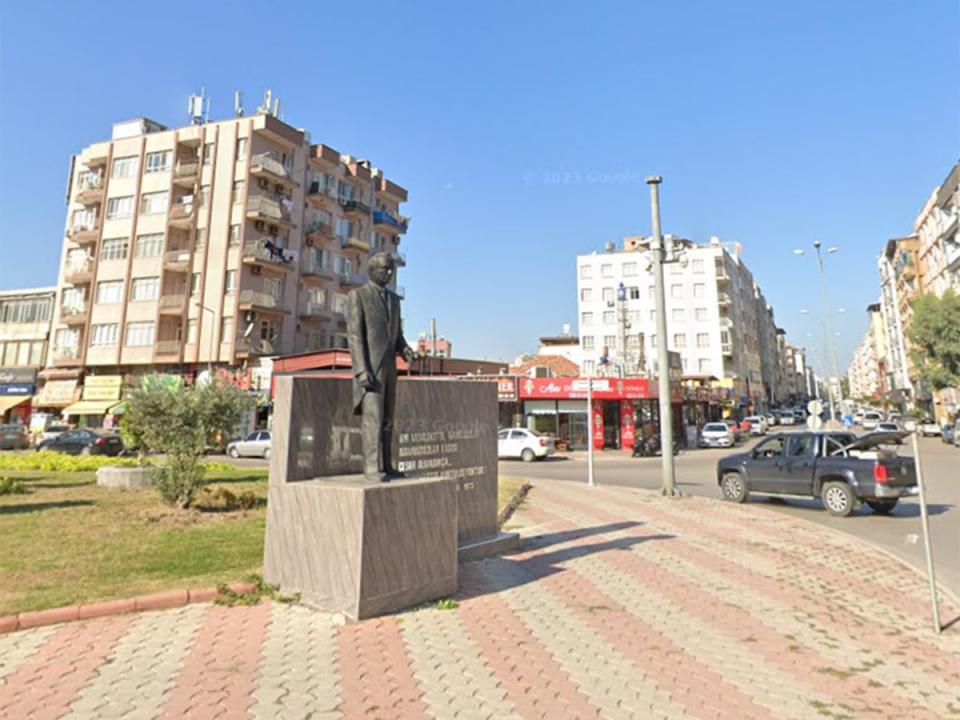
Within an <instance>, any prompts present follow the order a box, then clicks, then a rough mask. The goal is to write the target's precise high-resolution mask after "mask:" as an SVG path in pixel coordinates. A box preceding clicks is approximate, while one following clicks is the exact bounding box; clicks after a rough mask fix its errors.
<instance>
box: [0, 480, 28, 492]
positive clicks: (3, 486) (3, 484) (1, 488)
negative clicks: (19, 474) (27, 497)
mask: <svg viewBox="0 0 960 720" xmlns="http://www.w3.org/2000/svg"><path fill="white" fill-rule="evenodd" d="M26 492H27V489H26V488H25V487H24V486H23V481H22V480H18V479H17V478H12V477H0V495H23V494H25V493H26Z"/></svg>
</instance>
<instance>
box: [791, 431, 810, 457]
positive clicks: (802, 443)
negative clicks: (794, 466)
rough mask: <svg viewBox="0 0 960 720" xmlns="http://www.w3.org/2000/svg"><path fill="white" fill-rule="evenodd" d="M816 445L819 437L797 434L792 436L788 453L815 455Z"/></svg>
mask: <svg viewBox="0 0 960 720" xmlns="http://www.w3.org/2000/svg"><path fill="white" fill-rule="evenodd" d="M816 447H817V438H816V436H815V435H795V436H794V437H792V438H790V446H789V450H788V452H787V454H788V455H789V456H790V457H813V454H814V452H815V450H816Z"/></svg>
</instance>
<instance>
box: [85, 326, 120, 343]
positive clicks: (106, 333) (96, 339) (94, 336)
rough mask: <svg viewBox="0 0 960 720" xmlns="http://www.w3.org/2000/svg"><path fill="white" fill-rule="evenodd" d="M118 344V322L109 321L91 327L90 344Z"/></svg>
mask: <svg viewBox="0 0 960 720" xmlns="http://www.w3.org/2000/svg"><path fill="white" fill-rule="evenodd" d="M116 344H117V324H116V323H108V324H103V325H92V326H91V327H90V346H91V347H105V346H108V345H116Z"/></svg>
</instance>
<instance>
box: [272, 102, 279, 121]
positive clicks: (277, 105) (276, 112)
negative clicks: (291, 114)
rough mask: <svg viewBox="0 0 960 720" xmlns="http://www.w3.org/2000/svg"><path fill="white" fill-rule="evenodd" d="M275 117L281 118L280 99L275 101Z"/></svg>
mask: <svg viewBox="0 0 960 720" xmlns="http://www.w3.org/2000/svg"><path fill="white" fill-rule="evenodd" d="M273 116H274V117H275V118H278V117H280V98H274V99H273Z"/></svg>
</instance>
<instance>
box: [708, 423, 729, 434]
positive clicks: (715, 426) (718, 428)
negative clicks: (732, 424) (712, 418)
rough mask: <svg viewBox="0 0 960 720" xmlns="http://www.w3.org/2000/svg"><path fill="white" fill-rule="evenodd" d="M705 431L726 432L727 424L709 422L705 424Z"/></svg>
mask: <svg viewBox="0 0 960 720" xmlns="http://www.w3.org/2000/svg"><path fill="white" fill-rule="evenodd" d="M703 429H704V431H705V432H726V431H727V426H726V425H724V424H723V423H708V424H707V425H704V426H703Z"/></svg>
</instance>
